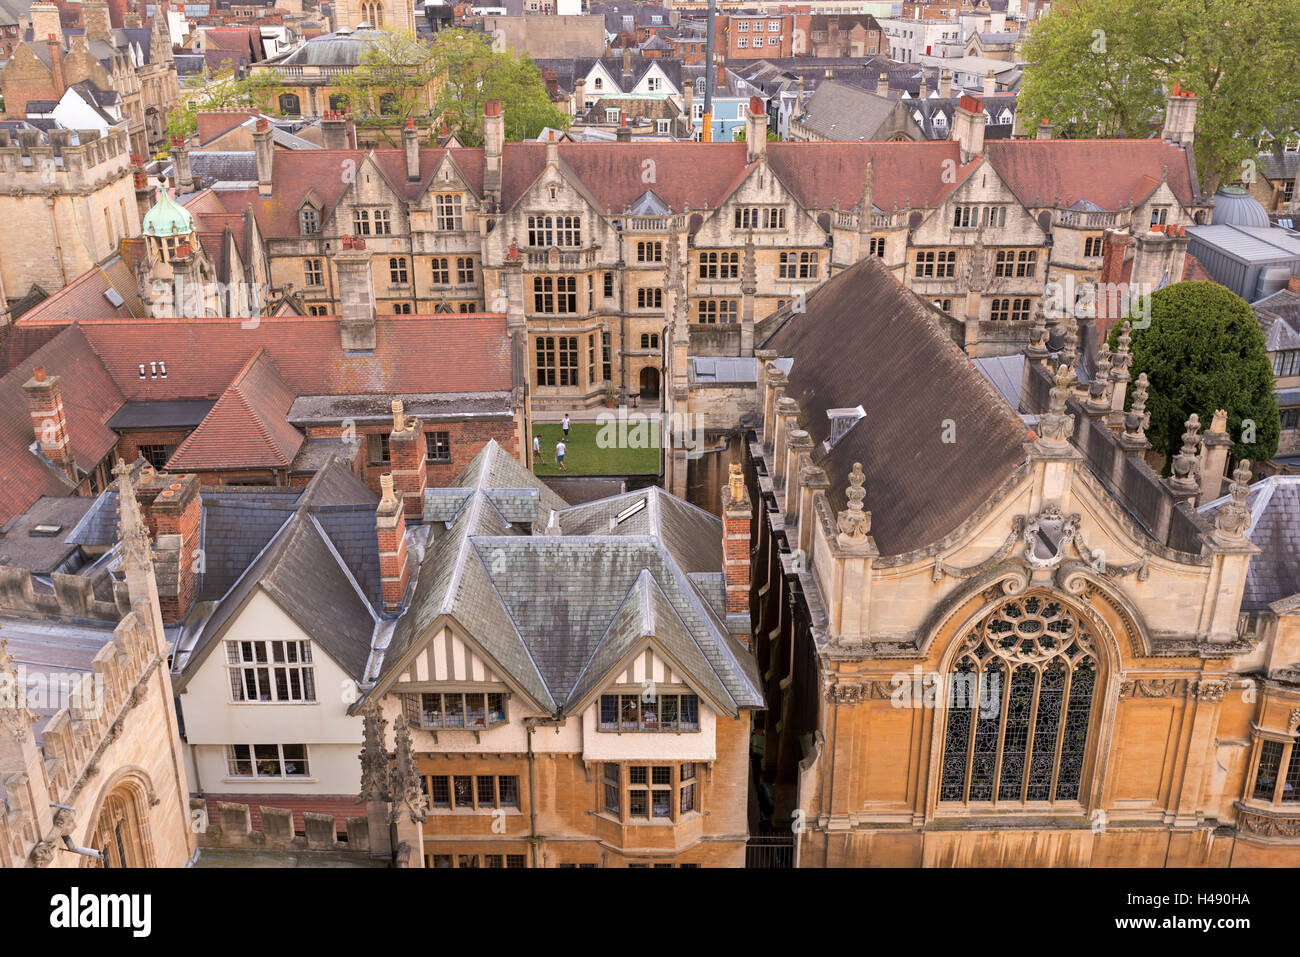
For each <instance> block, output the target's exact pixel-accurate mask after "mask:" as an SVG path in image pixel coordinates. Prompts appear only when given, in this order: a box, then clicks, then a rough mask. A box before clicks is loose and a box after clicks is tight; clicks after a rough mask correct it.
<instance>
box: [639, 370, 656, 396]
mask: <svg viewBox="0 0 1300 957" xmlns="http://www.w3.org/2000/svg"><path fill="white" fill-rule="evenodd" d="M641 398H642V399H644V400H647V401H658V399H659V370H658V369H656V368H655V367H654V366H646V367H645V368H643V369H642V370H641Z"/></svg>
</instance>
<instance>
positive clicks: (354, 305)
mask: <svg viewBox="0 0 1300 957" xmlns="http://www.w3.org/2000/svg"><path fill="white" fill-rule="evenodd" d="M339 245H340V246H341V247H342V248H341V249H340V250H339V251H338V252H336V253H335V254H334V268H335V269H336V270H337V271H338V276H339V301H340V303H341V304H342V305H341V307H340V309H339V335H340V337H341V339H342V342H343V349H344V351H345V352H371V351H373V350H374V348H375V275H374V272H373V270H372V269H371V265H370V253H368V252H366V241H365V240H364V239H362V238H361V237H360V236H355V237H354V236H344V237H343V238H342V239H341V240H339Z"/></svg>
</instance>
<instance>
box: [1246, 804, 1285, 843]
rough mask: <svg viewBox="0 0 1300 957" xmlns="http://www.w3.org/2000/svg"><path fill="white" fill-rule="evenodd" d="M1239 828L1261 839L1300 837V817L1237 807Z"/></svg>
mask: <svg viewBox="0 0 1300 957" xmlns="http://www.w3.org/2000/svg"><path fill="white" fill-rule="evenodd" d="M1237 809H1238V812H1239V813H1238V815H1237V826H1238V827H1239V828H1241V830H1242V831H1244V832H1246V833H1247V834H1256V835H1259V836H1260V837H1279V838H1295V837H1300V815H1278V814H1265V813H1263V812H1261V811H1251V810H1248V809H1246V808H1245V807H1242V805H1241V804H1238V805H1237Z"/></svg>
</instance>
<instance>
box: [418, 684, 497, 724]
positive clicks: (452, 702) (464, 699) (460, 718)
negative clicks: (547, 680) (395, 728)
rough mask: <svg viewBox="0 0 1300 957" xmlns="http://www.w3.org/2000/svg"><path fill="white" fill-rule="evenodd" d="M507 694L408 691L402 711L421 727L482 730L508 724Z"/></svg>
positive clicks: (492, 692)
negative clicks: (415, 692) (409, 692)
mask: <svg viewBox="0 0 1300 957" xmlns="http://www.w3.org/2000/svg"><path fill="white" fill-rule="evenodd" d="M506 697H507V696H506V695H505V694H503V693H501V692H494V691H488V692H467V693H460V692H456V693H454V694H438V693H436V692H434V693H427V692H426V693H423V694H404V695H402V712H403V713H404V714H405V715H406V720H407V721H409V722H411V724H413V725H415V726H416V727H417V728H426V729H429V730H435V731H436V730H447V729H450V730H468V731H474V730H482V729H484V728H495V727H496V726H497V725H501V724H505V723H506Z"/></svg>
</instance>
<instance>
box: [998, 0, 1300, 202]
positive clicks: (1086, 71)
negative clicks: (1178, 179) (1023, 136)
mask: <svg viewBox="0 0 1300 957" xmlns="http://www.w3.org/2000/svg"><path fill="white" fill-rule="evenodd" d="M1297 48H1300V18H1297V17H1296V16H1295V10H1294V0H1162V2H1161V3H1159V4H1150V3H1144V2H1142V0H1070V2H1065V3H1057V4H1054V5H1053V7H1052V10H1051V12H1050V13H1048V14H1047V15H1046V16H1044V17H1043V18H1042V19H1041V20H1039V22H1038V23H1037V24H1036V25H1035V26H1034V27H1033V29H1032V31H1031V32H1030V34H1029V39H1028V41H1027V42H1026V44H1025V51H1024V53H1025V59H1026V60H1027V61H1028V63H1029V64H1030V65H1029V66H1028V67H1027V68H1026V70H1025V75H1024V81H1023V83H1022V85H1021V91H1020V97H1019V109H1020V110H1021V111H1023V113H1024V117H1025V119H1027V120H1029V121H1031V123H1032V124H1034V125H1037V124H1038V123H1039V122H1040V121H1041V120H1050V121H1051V122H1053V123H1054V124H1055V125H1056V126H1057V127H1058V129H1060V130H1061V131H1062V135H1065V136H1071V135H1076V136H1096V135H1099V134H1100V135H1106V136H1125V137H1145V136H1149V135H1150V134H1151V132H1152V128H1153V126H1154V127H1157V128H1158V125H1159V123H1160V122H1161V119H1162V117H1163V113H1164V103H1165V90H1167V89H1169V88H1171V87H1172V86H1173V84H1174V83H1179V84H1181V85H1182V86H1183V87H1184V88H1186V89H1188V90H1191V91H1192V92H1193V93H1195V94H1196V96H1197V98H1198V101H1199V102H1198V110H1197V117H1196V147H1195V149H1196V162H1197V168H1198V170H1199V172H1200V175H1201V180H1202V184H1203V185H1204V186H1206V187H1207V188H1212V187H1213V186H1215V185H1217V184H1218V183H1220V182H1223V181H1229V182H1233V181H1237V180H1240V179H1242V178H1248V177H1249V176H1250V175H1252V174H1253V170H1252V169H1251V167H1250V166H1249V164H1248V163H1247V161H1248V160H1250V159H1251V158H1252V157H1253V156H1254V154H1255V149H1256V142H1257V138H1258V137H1259V136H1260V134H1261V133H1263V132H1264V131H1265V130H1269V131H1271V132H1272V133H1274V134H1280V133H1284V132H1286V128H1295V127H1300V71H1298V70H1297V69H1296V66H1295V51H1296V49H1297ZM1279 127H1282V129H1279ZM1031 128H1032V127H1031Z"/></svg>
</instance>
